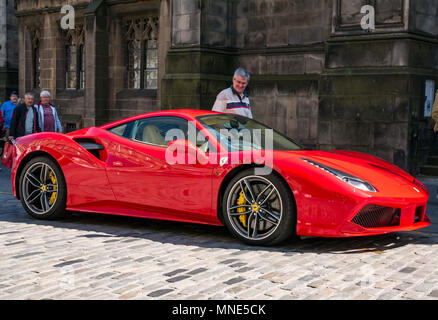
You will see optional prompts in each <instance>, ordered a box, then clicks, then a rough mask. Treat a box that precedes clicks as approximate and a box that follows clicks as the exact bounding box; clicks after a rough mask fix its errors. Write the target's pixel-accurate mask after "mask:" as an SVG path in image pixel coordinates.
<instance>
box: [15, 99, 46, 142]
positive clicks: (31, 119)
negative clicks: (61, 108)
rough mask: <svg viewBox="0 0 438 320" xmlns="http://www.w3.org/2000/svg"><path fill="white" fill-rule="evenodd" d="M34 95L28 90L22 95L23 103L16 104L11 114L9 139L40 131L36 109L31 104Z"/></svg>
mask: <svg viewBox="0 0 438 320" xmlns="http://www.w3.org/2000/svg"><path fill="white" fill-rule="evenodd" d="M33 101H34V95H33V93H32V92H28V93H26V94H25V95H24V103H23V104H20V105H18V106H17V107H16V108H15V110H14V114H13V115H12V120H11V128H10V131H9V140H12V139H16V138H18V137H22V136H25V135H28V134H31V133H35V132H41V129H40V126H39V123H38V111H37V110H36V108H35V107H34V105H33Z"/></svg>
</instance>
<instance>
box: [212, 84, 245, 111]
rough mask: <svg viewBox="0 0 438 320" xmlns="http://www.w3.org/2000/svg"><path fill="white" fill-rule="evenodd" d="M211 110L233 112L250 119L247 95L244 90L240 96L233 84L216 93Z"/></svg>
mask: <svg viewBox="0 0 438 320" xmlns="http://www.w3.org/2000/svg"><path fill="white" fill-rule="evenodd" d="M212 110H213V111H217V112H223V113H234V114H238V115H241V116H244V117H247V118H251V119H252V113H251V107H250V105H249V98H248V95H247V94H246V92H245V91H244V92H243V98H242V97H240V95H239V94H238V93H237V91H236V90H234V88H233V86H231V87H229V88H227V89H225V90H222V91H221V92H220V93H219V94H218V95H217V97H216V101H215V103H214V105H213V109H212Z"/></svg>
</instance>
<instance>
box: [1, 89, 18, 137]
mask: <svg viewBox="0 0 438 320" xmlns="http://www.w3.org/2000/svg"><path fill="white" fill-rule="evenodd" d="M17 103H18V93H17V91H12V92H11V95H10V97H9V101H6V102H5V103H3V104H2V106H1V111H2V113H3V117H4V125H5V127H6V134H5V137H6V140H7V139H8V137H9V130H10V127H11V120H12V114H13V113H14V110H15V108H16V107H17Z"/></svg>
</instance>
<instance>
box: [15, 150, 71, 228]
mask: <svg viewBox="0 0 438 320" xmlns="http://www.w3.org/2000/svg"><path fill="white" fill-rule="evenodd" d="M19 185H20V198H21V203H22V204H23V207H24V209H26V211H27V212H28V213H29V215H31V216H32V217H34V218H36V219H45V220H51V219H56V218H59V217H61V216H62V215H64V213H65V206H66V199H67V189H66V184H65V178H64V175H63V174H62V172H61V169H60V168H59V166H58V165H57V163H55V162H54V161H53V160H51V159H50V158H47V157H37V158H34V159H32V160H30V161H29V162H28V163H27V164H26V165H25V166H24V168H23V170H22V172H21V175H20V184H19Z"/></svg>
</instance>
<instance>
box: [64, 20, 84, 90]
mask: <svg viewBox="0 0 438 320" xmlns="http://www.w3.org/2000/svg"><path fill="white" fill-rule="evenodd" d="M64 39H65V87H66V89H84V87H85V52H84V29H83V26H82V25H78V26H77V27H76V29H74V30H73V29H71V30H69V31H68V32H67V33H66V35H65V37H64Z"/></svg>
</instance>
